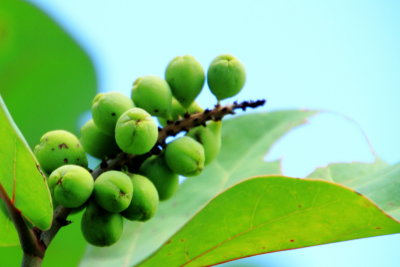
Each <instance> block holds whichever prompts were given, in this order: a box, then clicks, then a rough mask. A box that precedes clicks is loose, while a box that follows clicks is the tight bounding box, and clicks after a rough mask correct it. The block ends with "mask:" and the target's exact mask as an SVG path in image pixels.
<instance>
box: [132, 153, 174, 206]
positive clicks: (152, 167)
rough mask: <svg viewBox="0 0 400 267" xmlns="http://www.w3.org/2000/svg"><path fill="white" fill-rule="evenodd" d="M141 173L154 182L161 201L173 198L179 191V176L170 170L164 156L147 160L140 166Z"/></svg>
mask: <svg viewBox="0 0 400 267" xmlns="http://www.w3.org/2000/svg"><path fill="white" fill-rule="evenodd" d="M139 172H140V173H141V174H143V175H144V176H146V177H147V178H149V179H150V181H152V182H153V184H154V185H155V187H156V188H157V192H158V196H159V198H160V200H161V201H163V200H167V199H169V198H171V197H172V196H173V195H174V194H175V192H176V191H177V190H178V187H179V177H178V174H176V173H174V172H172V171H171V170H170V169H169V167H168V166H167V163H166V162H165V159H164V156H162V155H159V156H152V157H150V158H148V159H146V160H145V161H144V162H143V163H142V165H141V166H140V170H139Z"/></svg>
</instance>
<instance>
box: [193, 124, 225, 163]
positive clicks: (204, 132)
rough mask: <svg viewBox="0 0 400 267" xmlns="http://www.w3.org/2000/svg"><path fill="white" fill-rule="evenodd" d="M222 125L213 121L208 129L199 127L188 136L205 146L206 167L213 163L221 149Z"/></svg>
mask: <svg viewBox="0 0 400 267" xmlns="http://www.w3.org/2000/svg"><path fill="white" fill-rule="evenodd" d="M221 125H222V122H221V121H211V122H209V123H208V124H207V126H206V127H203V126H198V127H196V128H194V129H192V130H190V131H189V133H188V134H187V136H190V137H192V138H193V139H195V140H196V141H198V142H199V143H200V144H202V145H203V148H204V155H205V162H204V165H207V164H209V163H210V162H211V161H213V160H214V159H215V157H216V156H217V155H218V153H219V150H220V149H221Z"/></svg>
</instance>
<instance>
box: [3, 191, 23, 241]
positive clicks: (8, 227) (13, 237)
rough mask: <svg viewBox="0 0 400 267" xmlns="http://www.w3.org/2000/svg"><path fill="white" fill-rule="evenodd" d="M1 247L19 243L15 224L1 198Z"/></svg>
mask: <svg viewBox="0 0 400 267" xmlns="http://www.w3.org/2000/svg"><path fill="white" fill-rule="evenodd" d="M0 225H1V229H0V247H8V246H16V245H18V244H19V240H18V235H17V232H16V231H15V227H14V224H13V222H12V220H11V218H10V216H9V215H8V211H7V208H6V206H5V204H4V202H3V201H2V200H1V199H0Z"/></svg>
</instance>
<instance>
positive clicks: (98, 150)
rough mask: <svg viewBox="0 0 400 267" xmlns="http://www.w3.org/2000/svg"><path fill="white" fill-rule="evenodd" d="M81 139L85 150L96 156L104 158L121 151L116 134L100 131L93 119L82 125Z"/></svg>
mask: <svg viewBox="0 0 400 267" xmlns="http://www.w3.org/2000/svg"><path fill="white" fill-rule="evenodd" d="M80 141H81V144H82V146H83V148H84V149H85V151H86V152H87V153H89V154H90V155H92V156H93V157H96V158H101V159H103V158H105V157H109V156H112V155H115V154H117V153H118V152H119V151H120V150H119V148H118V146H117V143H116V142H115V138H114V136H109V135H106V134H105V133H103V132H102V131H100V130H99V128H98V127H97V126H96V124H95V123H94V122H93V120H89V121H88V122H86V123H85V124H84V125H83V126H82V128H81V138H80Z"/></svg>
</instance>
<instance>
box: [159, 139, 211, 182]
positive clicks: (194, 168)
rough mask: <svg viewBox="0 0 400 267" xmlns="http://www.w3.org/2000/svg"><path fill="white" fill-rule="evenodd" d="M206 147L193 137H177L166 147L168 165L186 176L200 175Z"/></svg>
mask: <svg viewBox="0 0 400 267" xmlns="http://www.w3.org/2000/svg"><path fill="white" fill-rule="evenodd" d="M204 157H205V156H204V148H203V146H202V145H201V144H200V143H199V142H197V141H196V140H194V139H193V138H191V137H188V136H183V137H180V138H178V139H175V140H174V141H172V142H171V143H169V144H168V145H167V148H166V149H165V161H166V162H167V165H168V167H169V168H170V169H171V170H172V171H173V172H176V173H178V174H181V175H184V176H195V175H198V174H199V173H200V172H201V171H202V170H203V168H204Z"/></svg>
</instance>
